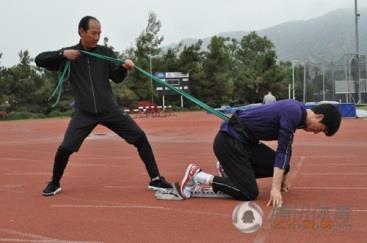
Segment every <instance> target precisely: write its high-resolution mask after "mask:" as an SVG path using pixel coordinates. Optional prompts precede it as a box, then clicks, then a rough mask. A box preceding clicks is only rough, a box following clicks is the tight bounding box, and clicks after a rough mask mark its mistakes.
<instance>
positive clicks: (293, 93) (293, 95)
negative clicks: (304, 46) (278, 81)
mask: <svg viewBox="0 0 367 243" xmlns="http://www.w3.org/2000/svg"><path fill="white" fill-rule="evenodd" d="M292 99H295V92H294V61H293V62H292Z"/></svg>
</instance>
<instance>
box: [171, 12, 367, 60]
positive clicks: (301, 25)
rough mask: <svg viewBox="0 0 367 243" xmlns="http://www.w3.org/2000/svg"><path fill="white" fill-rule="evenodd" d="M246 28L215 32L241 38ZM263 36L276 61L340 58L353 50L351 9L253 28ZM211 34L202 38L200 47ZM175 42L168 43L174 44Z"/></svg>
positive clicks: (364, 38)
mask: <svg viewBox="0 0 367 243" xmlns="http://www.w3.org/2000/svg"><path fill="white" fill-rule="evenodd" d="M358 12H359V13H360V16H361V17H360V19H359V49H360V53H361V54H366V53H367V29H366V26H367V9H360V10H359V11H358ZM248 33H249V32H248V31H236V32H225V33H219V34H218V35H219V36H223V37H230V38H235V39H238V40H239V39H241V38H242V36H243V35H246V34H248ZM256 33H257V34H258V35H259V36H267V37H268V38H269V39H270V40H271V41H272V42H273V43H274V45H275V49H276V53H277V55H278V59H279V60H304V59H308V60H311V61H317V62H320V61H326V60H331V59H332V60H336V59H340V58H342V56H343V55H344V54H346V53H355V26H354V9H340V10H335V11H333V12H329V13H327V14H325V15H323V16H320V17H317V18H313V19H309V20H303V21H292V22H286V23H283V24H279V25H276V26H273V27H270V28H266V29H262V30H258V31H256ZM210 39H211V37H209V38H204V39H202V40H203V48H206V46H207V45H208V44H209V42H210ZM196 41H197V39H185V40H182V41H181V42H182V43H183V44H184V45H191V44H193V43H195V42H196ZM176 45H177V44H173V45H169V46H168V47H174V46H176Z"/></svg>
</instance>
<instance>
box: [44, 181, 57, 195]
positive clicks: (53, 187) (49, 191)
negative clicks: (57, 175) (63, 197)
mask: <svg viewBox="0 0 367 243" xmlns="http://www.w3.org/2000/svg"><path fill="white" fill-rule="evenodd" d="M59 192H61V187H60V183H54V182H52V181H50V182H49V183H48V185H47V186H46V188H45V189H44V190H43V192H42V195H43V196H45V197H47V196H54V195H56V194H57V193H59Z"/></svg>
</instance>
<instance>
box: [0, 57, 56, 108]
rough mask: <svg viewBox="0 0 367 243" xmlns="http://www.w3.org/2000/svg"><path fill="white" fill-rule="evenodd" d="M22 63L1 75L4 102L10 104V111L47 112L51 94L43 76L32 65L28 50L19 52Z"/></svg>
mask: <svg viewBox="0 0 367 243" xmlns="http://www.w3.org/2000/svg"><path fill="white" fill-rule="evenodd" d="M19 61H20V63H19V64H18V65H16V66H13V67H11V68H7V69H4V70H3V71H2V75H1V83H2V85H3V90H4V92H2V98H1V99H2V100H1V101H2V102H4V101H6V102H8V104H9V107H8V110H9V111H29V112H45V110H46V109H47V96H46V95H47V94H46V92H47V93H48V94H49V93H50V89H48V88H47V87H48V86H47V84H46V82H47V81H46V80H45V79H43V77H42V74H41V73H38V72H37V70H36V69H35V68H34V67H32V66H31V65H30V63H31V62H32V58H31V57H30V56H29V52H28V50H25V51H20V52H19Z"/></svg>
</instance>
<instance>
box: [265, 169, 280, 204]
mask: <svg viewBox="0 0 367 243" xmlns="http://www.w3.org/2000/svg"><path fill="white" fill-rule="evenodd" d="M283 176H284V170H282V169H280V168H278V167H274V173H273V183H272V186H271V191H270V200H269V202H268V204H267V206H274V207H281V206H282V204H283V199H282V193H281V189H282V182H283Z"/></svg>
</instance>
